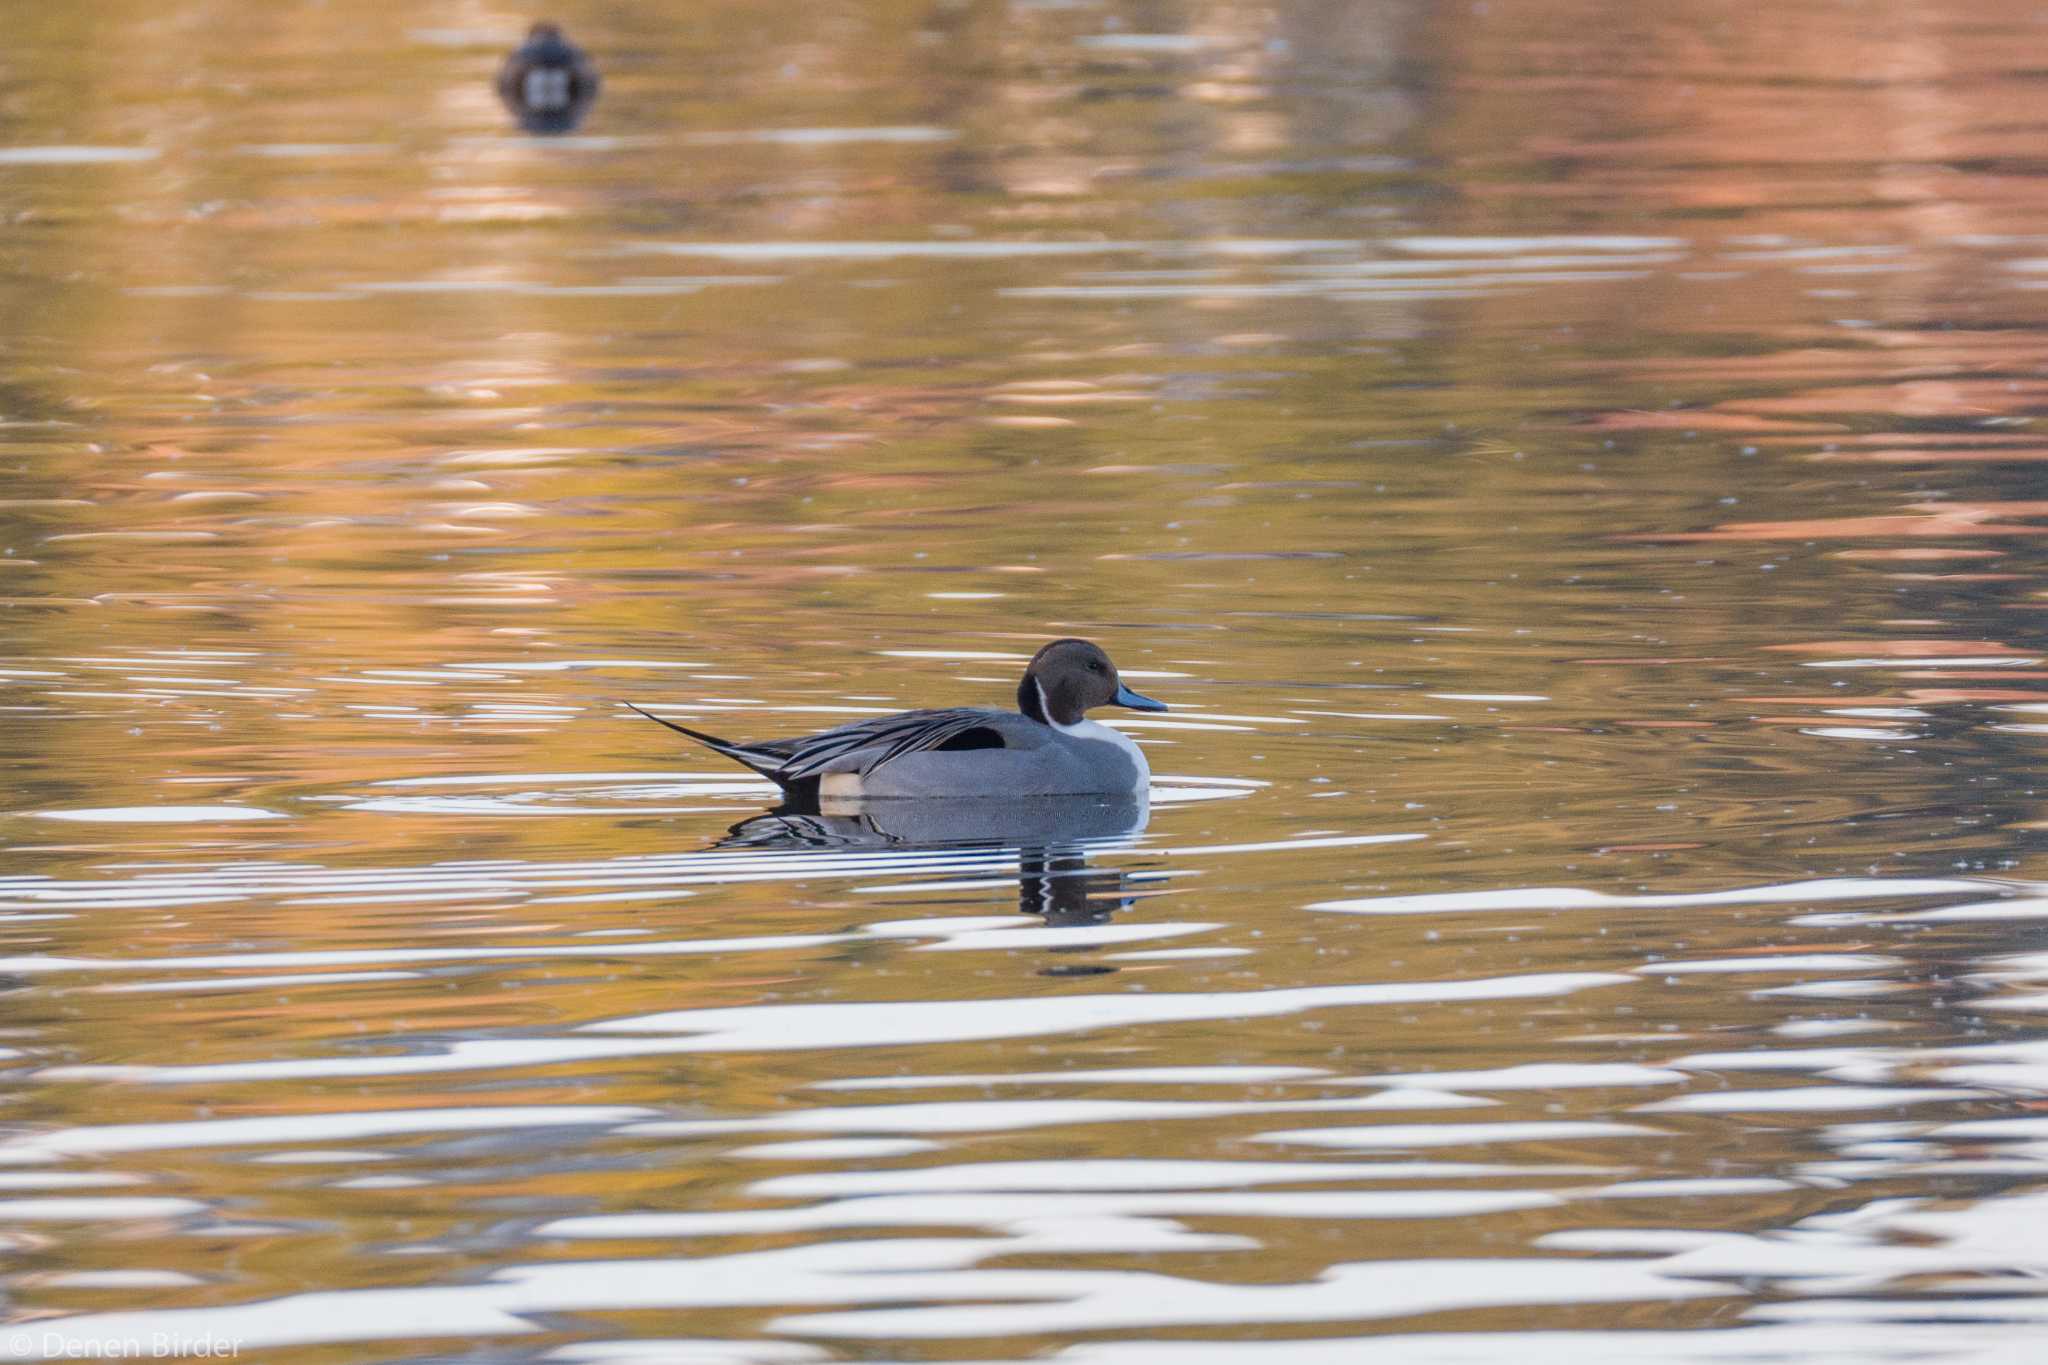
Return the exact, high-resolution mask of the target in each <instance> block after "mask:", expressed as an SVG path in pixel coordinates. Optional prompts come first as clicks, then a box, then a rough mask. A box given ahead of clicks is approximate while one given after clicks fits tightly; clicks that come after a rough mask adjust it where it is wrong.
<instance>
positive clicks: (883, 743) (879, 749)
mask: <svg viewBox="0 0 2048 1365" xmlns="http://www.w3.org/2000/svg"><path fill="white" fill-rule="evenodd" d="M988 722H989V713H988V712H987V711H977V710H973V709H971V708H967V707H956V708H953V709H950V710H943V711H905V712H903V713H901V714H900V715H893V716H877V717H876V718H875V719H873V720H862V721H855V722H854V723H853V724H851V725H842V726H840V727H839V728H838V729H836V730H827V731H825V732H824V733H823V734H818V735H806V736H804V737H803V738H802V739H785V740H774V741H771V742H769V743H767V744H757V745H752V746H750V747H752V748H753V749H755V750H756V751H765V752H775V753H777V754H778V755H779V756H784V762H783V764H782V766H781V768H780V769H778V770H777V772H776V778H777V780H779V781H784V782H797V781H802V780H803V779H804V778H807V777H816V776H819V775H820V774H822V773H825V772H827V771H832V772H858V773H862V774H866V773H871V772H873V771H874V770H875V769H876V768H879V767H881V766H882V765H883V764H884V763H887V762H889V761H891V760H892V759H897V758H901V757H902V756H903V755H905V754H914V753H921V752H923V751H925V750H928V749H936V748H939V747H940V746H941V745H943V744H945V743H946V742H947V741H948V740H950V739H955V738H957V737H958V736H960V735H962V734H965V733H966V732H967V731H969V730H972V729H974V728H975V727H977V726H985V725H987V724H988Z"/></svg>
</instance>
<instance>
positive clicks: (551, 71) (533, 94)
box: [498, 20, 600, 133]
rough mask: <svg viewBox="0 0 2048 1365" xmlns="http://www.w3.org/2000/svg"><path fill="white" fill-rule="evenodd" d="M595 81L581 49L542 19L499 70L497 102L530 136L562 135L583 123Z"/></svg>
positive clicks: (595, 96) (595, 92) (586, 57)
mask: <svg viewBox="0 0 2048 1365" xmlns="http://www.w3.org/2000/svg"><path fill="white" fill-rule="evenodd" d="M599 83H600V82H599V79H598V74H597V67H596V66H594V65H592V64H591V61H590V58H589V57H588V56H586V55H585V54H584V51H583V49H582V48H580V47H578V46H576V44H574V43H572V42H570V41H569V40H568V38H567V37H565V36H564V35H563V33H562V30H561V27H560V26H559V25H556V24H551V23H548V22H546V21H545V20H543V21H542V22H540V23H537V24H535V25H534V26H533V27H532V28H530V29H528V30H527V33H526V41H525V42H524V43H522V44H521V45H520V46H519V47H517V48H515V49H514V50H513V51H512V52H510V53H508V54H507V55H506V57H505V62H504V65H502V66H500V67H499V68H498V98H499V99H501V100H503V101H504V102H505V107H506V108H507V109H510V110H511V111H512V114H513V117H515V118H517V119H518V120H519V126H520V127H522V128H524V129H526V130H527V131H528V132H530V133H566V132H568V131H569V130H570V129H572V128H574V127H575V126H576V125H577V124H579V123H581V122H582V121H583V115H584V114H585V113H587V112H588V111H589V109H590V105H591V102H592V101H594V100H595V99H596V98H597V88H598V85H599Z"/></svg>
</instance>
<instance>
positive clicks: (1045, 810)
mask: <svg viewBox="0 0 2048 1365" xmlns="http://www.w3.org/2000/svg"><path fill="white" fill-rule="evenodd" d="M1150 816H1151V811H1150V808H1149V806H1148V805H1147V803H1146V799H1145V797H1144V796H1143V795H1142V794H1140V795H1138V796H1135V797H1086V796H1078V797H1077V796H1068V797H1039V798H1035V799H1031V800H1023V801H1006V802H985V801H884V802H867V803H862V804H859V805H851V804H849V805H846V806H841V807H837V808H830V809H827V810H823V811H821V810H818V809H815V808H813V809H803V808H800V807H796V806H784V807H782V808H780V809H778V810H773V811H769V812H768V813H766V814H764V815H757V816H754V817H753V818H752V819H749V820H743V821H741V822H740V823H739V824H737V825H734V826H733V827H732V829H731V830H730V831H729V832H728V833H727V834H726V836H725V838H723V839H721V840H719V841H718V843H717V844H716V845H714V847H717V848H748V849H818V850H825V849H860V848H870V849H892V850H897V851H903V852H909V851H913V850H916V851H928V850H942V851H943V850H954V851H961V852H972V851H985V852H1004V851H1008V850H1012V849H1014V850H1015V851H1016V854H1017V911H1018V913H1019V914H1024V915H1034V916H1037V917H1038V918H1040V919H1043V920H1044V921H1045V923H1046V925H1047V927H1049V928H1079V927H1083V926H1086V925H1091V924H1106V923H1108V922H1109V919H1110V917H1111V916H1112V915H1114V914H1115V913H1116V912H1118V911H1120V910H1128V909H1130V908H1131V906H1132V904H1133V903H1134V902H1135V901H1136V900H1137V899H1138V898H1139V897H1141V896H1144V895H1146V894H1148V892H1147V890H1146V889H1145V885H1144V883H1145V881H1146V880H1147V877H1146V874H1144V873H1142V872H1140V873H1136V874H1133V873H1131V872H1129V871H1127V870H1125V869H1123V868H1103V867H1091V866H1090V865H1089V862H1088V855H1089V852H1090V851H1091V850H1093V849H1096V848H1102V847H1122V846H1124V845H1125V844H1126V843H1127V842H1128V841H1129V840H1130V839H1132V838H1134V837H1136V836H1137V835H1138V834H1141V833H1143V832H1144V829H1145V825H1146V822H1147V821H1148V820H1149V819H1150ZM915 866H916V865H915V864H910V865H909V866H908V867H907V868H906V870H915ZM1155 894H1156V893H1155ZM1093 947H1094V945H1087V944H1084V945H1079V947H1078V949H1072V950H1070V949H1065V948H1056V949H1054V950H1053V951H1055V952H1067V951H1092V950H1093ZM1044 970H1045V973H1046V974H1047V975H1052V976H1073V975H1084V974H1093V973H1098V972H1107V971H1113V970H1115V969H1114V968H1111V967H1106V966H1097V965H1092V964H1091V965H1078V966H1063V967H1051V968H1046V969H1044Z"/></svg>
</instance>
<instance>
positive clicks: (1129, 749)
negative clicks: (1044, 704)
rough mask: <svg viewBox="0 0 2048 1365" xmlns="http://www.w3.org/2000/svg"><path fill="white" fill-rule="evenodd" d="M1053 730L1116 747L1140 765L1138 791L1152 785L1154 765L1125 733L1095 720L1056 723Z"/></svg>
mask: <svg viewBox="0 0 2048 1365" xmlns="http://www.w3.org/2000/svg"><path fill="white" fill-rule="evenodd" d="M1052 728H1053V729H1055V730H1057V731H1059V732H1060V733H1061V734H1063V735H1072V736H1073V737H1074V738H1075V739H1092V740H1095V741H1097V742H1099V743H1102V744H1113V745H1115V746H1116V747H1117V748H1119V749H1121V750H1122V751H1123V752H1124V753H1126V754H1128V755H1129V756H1130V760H1131V762H1133V763H1135V764H1137V765H1138V783H1137V787H1136V790H1138V791H1143V790H1145V788H1146V787H1147V786H1148V785H1149V784H1150V783H1151V781H1152V765H1151V764H1149V763H1147V762H1146V761H1145V751H1144V750H1143V749H1140V748H1139V747H1138V744H1137V741H1136V740H1133V739H1132V738H1131V737H1130V736H1129V735H1127V734H1125V733H1124V732H1123V731H1121V730H1118V729H1115V728H1114V727H1112V726H1108V725H1104V724H1102V723H1101V722H1100V721H1093V720H1081V721H1077V722H1076V723H1074V724H1072V725H1061V724H1060V723H1059V722H1058V721H1054V722H1053V723H1052Z"/></svg>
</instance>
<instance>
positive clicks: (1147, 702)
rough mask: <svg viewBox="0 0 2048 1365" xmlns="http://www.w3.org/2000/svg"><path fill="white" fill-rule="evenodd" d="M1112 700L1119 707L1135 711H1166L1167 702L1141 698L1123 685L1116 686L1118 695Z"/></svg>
mask: <svg viewBox="0 0 2048 1365" xmlns="http://www.w3.org/2000/svg"><path fill="white" fill-rule="evenodd" d="M1110 700H1111V701H1113V702H1115V703H1116V704H1117V705H1118V706H1128V707H1130V708H1131V709H1132V710H1133V711H1164V710H1165V709H1166V703H1165V702H1163V701H1154V700H1152V698H1150V697H1141V696H1139V695H1138V694H1137V693H1136V692H1133V691H1131V689H1130V688H1128V687H1125V686H1124V685H1123V684H1122V683H1118V684H1117V685H1116V695H1115V696H1114V697H1111V698H1110Z"/></svg>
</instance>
